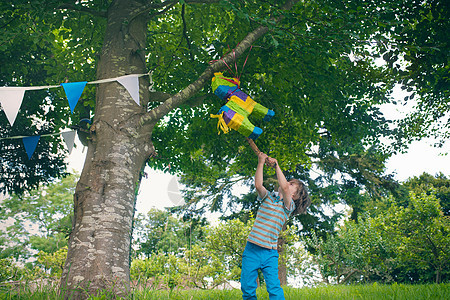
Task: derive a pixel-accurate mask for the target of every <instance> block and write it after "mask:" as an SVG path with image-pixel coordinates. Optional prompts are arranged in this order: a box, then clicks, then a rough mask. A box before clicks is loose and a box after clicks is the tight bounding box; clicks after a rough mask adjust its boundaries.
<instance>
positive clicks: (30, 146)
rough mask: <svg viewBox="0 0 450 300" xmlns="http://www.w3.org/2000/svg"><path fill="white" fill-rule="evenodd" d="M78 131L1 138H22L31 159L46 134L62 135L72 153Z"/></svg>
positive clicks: (48, 134) (0, 139)
mask: <svg viewBox="0 0 450 300" xmlns="http://www.w3.org/2000/svg"><path fill="white" fill-rule="evenodd" d="M76 133H77V132H76V131H75V130H71V131H64V132H57V133H47V134H41V135H32V136H23V135H17V136H11V137H4V138H0V141H2V140H14V139H22V142H23V145H24V147H25V151H26V152H27V155H28V159H31V156H33V153H34V150H36V146H37V144H38V142H39V140H40V138H41V137H45V136H54V135H61V136H62V138H63V140H64V142H65V144H66V146H67V150H69V154H70V153H72V149H73V145H74V144H75V135H76Z"/></svg>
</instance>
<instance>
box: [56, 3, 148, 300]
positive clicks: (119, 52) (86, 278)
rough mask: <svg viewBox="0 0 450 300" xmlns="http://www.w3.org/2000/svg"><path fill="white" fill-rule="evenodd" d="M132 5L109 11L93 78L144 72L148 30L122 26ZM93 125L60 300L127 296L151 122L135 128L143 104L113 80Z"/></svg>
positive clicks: (101, 95)
mask: <svg viewBox="0 0 450 300" xmlns="http://www.w3.org/2000/svg"><path fill="white" fill-rule="evenodd" d="M132 3H133V2H129V1H126V0H119V1H114V2H113V4H112V6H111V7H110V8H109V10H108V23H107V27H106V32H105V38H104V46H103V49H102V53H101V56H100V61H99V65H98V74H97V76H98V78H99V79H103V78H111V77H116V76H122V75H126V74H137V73H146V66H145V59H144V52H143V51H140V50H143V48H144V45H145V41H146V30H147V24H146V21H145V19H143V18H142V17H137V18H135V19H133V20H132V21H131V22H129V23H128V21H129V20H127V15H128V14H129V12H130V10H131V9H133V7H132ZM96 94H97V99H96V110H95V119H94V122H93V125H92V127H91V130H90V133H91V136H90V140H89V146H88V153H87V155H86V161H85V165H84V167H83V171H82V173H81V176H80V180H79V182H78V184H77V187H76V191H75V195H74V220H73V227H72V233H71V235H70V238H69V248H68V254H67V259H66V262H65V266H64V271H63V273H62V277H61V284H60V287H61V293H62V295H64V298H65V299H69V298H70V299H82V298H86V297H88V295H95V294H97V293H99V292H102V291H103V292H104V291H106V292H110V294H111V295H119V296H120V295H125V294H127V292H128V290H129V282H130V278H129V273H130V272H129V265H130V261H129V257H130V241H131V234H132V232H131V231H132V220H133V216H134V205H135V189H136V188H137V187H138V184H139V179H140V170H141V169H142V168H143V166H144V165H145V162H146V161H147V159H148V158H149V156H150V154H151V153H152V152H153V150H154V149H153V145H152V143H151V132H152V128H153V127H154V124H155V123H154V122H153V123H152V122H149V123H148V124H146V125H145V126H138V123H139V119H140V117H141V116H142V115H143V114H145V112H146V111H145V109H144V107H146V101H143V103H142V102H141V106H139V105H137V104H136V103H135V102H134V101H133V99H132V98H131V96H130V95H129V93H128V91H127V90H126V89H125V88H124V87H123V86H121V85H120V84H119V83H118V82H111V83H106V84H100V85H98V87H97V93H96ZM148 97H149V96H148V80H147V82H146V81H145V80H144V79H140V99H147V101H148Z"/></svg>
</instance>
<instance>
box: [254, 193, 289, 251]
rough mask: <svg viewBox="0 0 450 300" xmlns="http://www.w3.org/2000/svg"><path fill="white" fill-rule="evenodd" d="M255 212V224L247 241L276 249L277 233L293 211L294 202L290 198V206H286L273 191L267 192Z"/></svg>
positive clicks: (259, 198)
mask: <svg viewBox="0 0 450 300" xmlns="http://www.w3.org/2000/svg"><path fill="white" fill-rule="evenodd" d="M258 200H264V201H263V203H261V206H260V207H259V209H258V213H257V214H256V219H255V224H254V225H253V228H252V231H251V232H250V234H249V235H248V239H247V241H249V242H250V243H253V244H256V245H258V246H261V247H264V248H267V249H277V242H278V235H279V234H280V231H281V229H282V228H283V225H284V223H285V222H286V220H287V219H288V218H289V215H290V214H291V213H292V212H293V211H294V209H295V204H294V201H293V200H292V199H291V203H290V207H289V208H288V207H286V206H285V205H284V202H283V200H282V199H280V197H279V196H277V195H276V194H275V193H274V192H270V193H269V192H267V194H266V195H265V196H264V197H263V198H262V199H261V197H259V196H258Z"/></svg>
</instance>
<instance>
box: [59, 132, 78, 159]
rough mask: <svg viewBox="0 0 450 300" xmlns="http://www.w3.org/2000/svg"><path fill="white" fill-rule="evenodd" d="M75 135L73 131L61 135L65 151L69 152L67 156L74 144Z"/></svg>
mask: <svg viewBox="0 0 450 300" xmlns="http://www.w3.org/2000/svg"><path fill="white" fill-rule="evenodd" d="M76 134H77V132H76V131H75V130H74V131H69V132H63V133H62V134H61V135H62V137H63V139H64V142H65V143H66V146H67V149H68V150H69V154H70V153H72V149H73V144H74V142H75V135H76Z"/></svg>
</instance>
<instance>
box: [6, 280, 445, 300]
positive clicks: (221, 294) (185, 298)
mask: <svg viewBox="0 0 450 300" xmlns="http://www.w3.org/2000/svg"><path fill="white" fill-rule="evenodd" d="M284 294H285V297H286V300H289V299H292V300H294V299H310V300H315V299H320V300H327V299H330V300H331V299H346V300H347V299H355V300H356V299H374V300H375V299H376V300H379V299H392V300H394V299H395V300H400V299H401V300H410V299H414V300H416V299H417V300H421V299H430V300H431V299H432V300H435V299H436V300H438V299H450V283H447V284H426V285H404V284H392V285H383V284H376V283H375V284H371V285H352V286H322V287H315V288H301V289H295V288H290V287H285V288H284ZM257 295H258V299H259V300H263V299H267V300H268V299H269V296H268V294H267V292H266V290H265V288H259V289H258V290H257ZM0 299H24V300H25V299H27V300H28V299H30V300H44V299H45V300H53V299H55V300H59V299H60V298H58V296H57V292H56V290H55V289H52V288H46V287H41V288H40V289H39V290H38V291H34V292H31V291H27V290H26V289H25V290H21V291H18V290H15V291H13V290H7V289H3V290H0ZM90 299H91V300H99V299H105V300H106V299H111V297H110V295H108V293H105V294H104V295H103V296H98V297H91V298H90ZM128 299H130V300H162V299H170V300H200V299H204V300H207V299H208V300H210V299H217V300H220V299H223V300H233V299H242V294H241V291H240V290H230V291H221V290H173V291H161V290H158V291H157V290H144V291H134V292H133V293H132V295H130V297H129V298H128Z"/></svg>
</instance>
